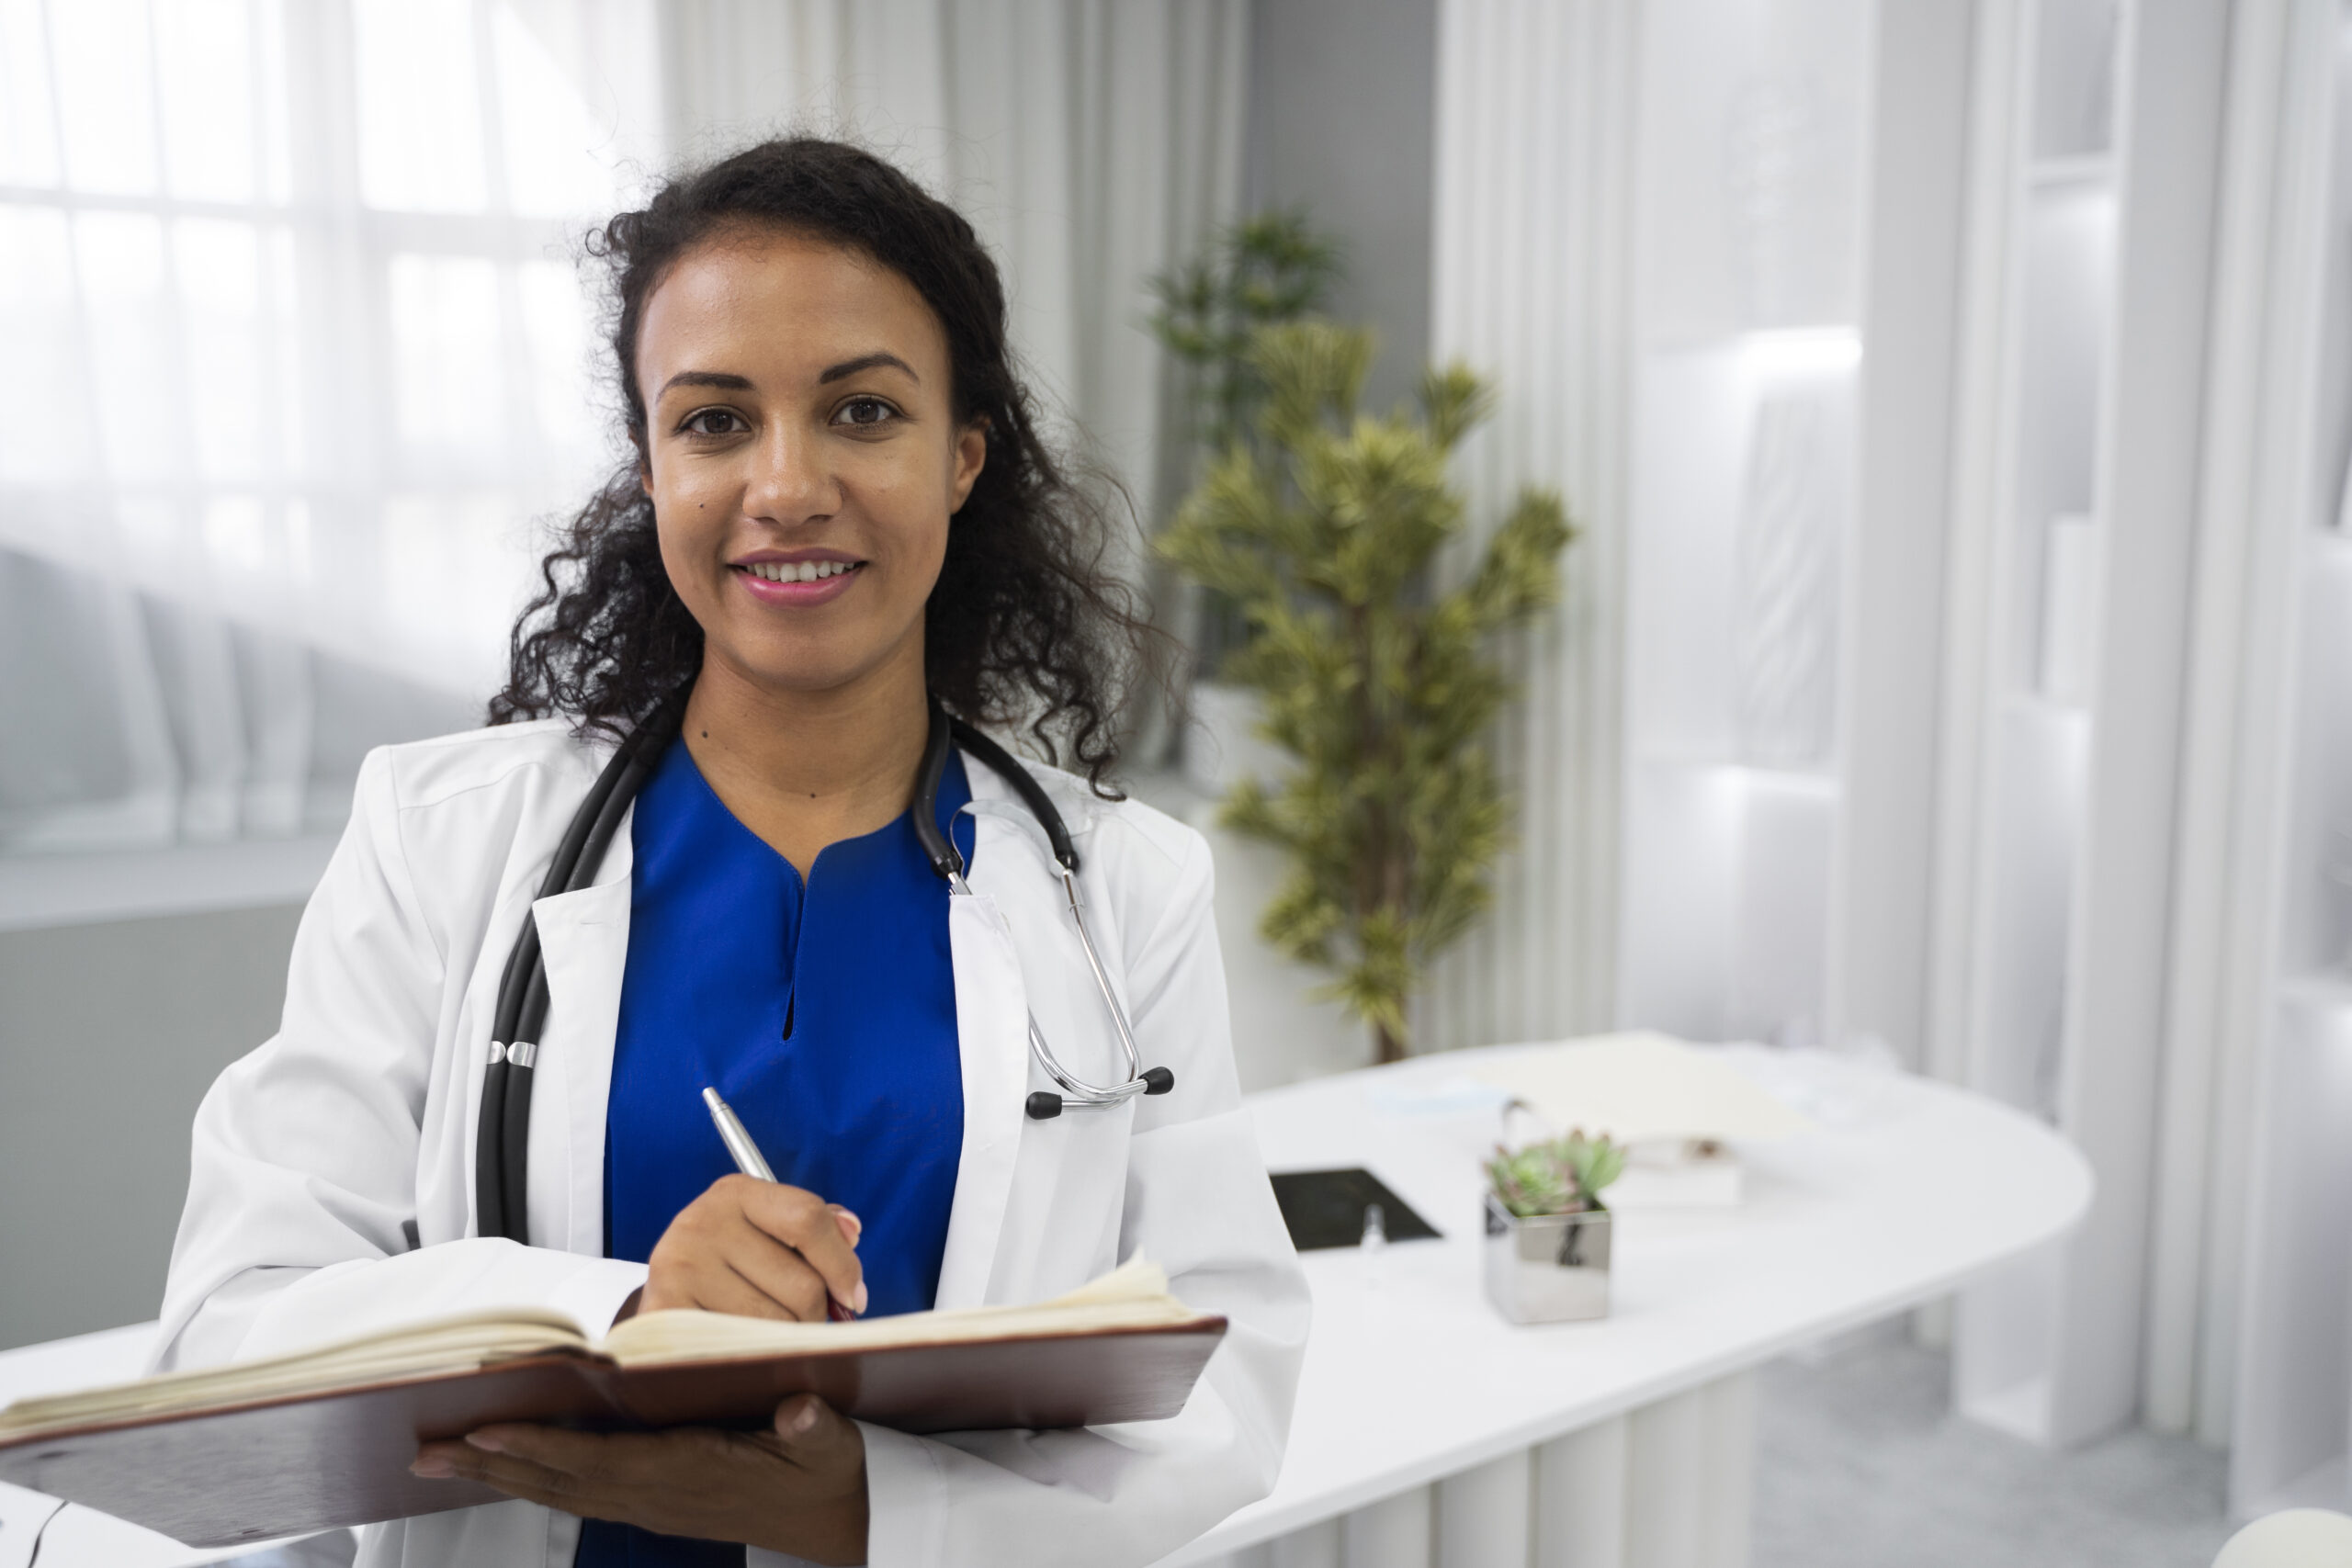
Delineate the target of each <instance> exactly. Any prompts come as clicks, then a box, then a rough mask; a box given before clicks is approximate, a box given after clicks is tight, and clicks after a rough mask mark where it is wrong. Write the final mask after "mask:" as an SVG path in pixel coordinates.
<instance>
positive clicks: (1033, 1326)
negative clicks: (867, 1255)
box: [0, 1260, 1225, 1546]
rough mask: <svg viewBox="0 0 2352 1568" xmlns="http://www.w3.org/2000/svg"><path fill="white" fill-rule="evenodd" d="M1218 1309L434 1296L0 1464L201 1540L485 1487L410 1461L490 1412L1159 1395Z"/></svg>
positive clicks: (18, 1452) (318, 1522)
mask: <svg viewBox="0 0 2352 1568" xmlns="http://www.w3.org/2000/svg"><path fill="white" fill-rule="evenodd" d="M1224 1333H1225V1319H1223V1318H1221V1317H1216V1316H1213V1315H1210V1314H1203V1313H1196V1312H1194V1311H1193V1310H1192V1309H1191V1308H1189V1307H1187V1306H1185V1305H1184V1304H1183V1303H1182V1302H1179V1301H1177V1300H1176V1299H1175V1298H1173V1297H1172V1296H1170V1295H1169V1294H1168V1280H1167V1276H1166V1275H1165V1274H1163V1273H1162V1272H1161V1271H1160V1269H1159V1268H1158V1267H1157V1266H1156V1265H1153V1264H1149V1263H1145V1262H1142V1261H1140V1260H1138V1261H1136V1262H1132V1263H1129V1264H1127V1265H1126V1266H1125V1267H1124V1268H1121V1269H1117V1270H1116V1271H1114V1272H1113V1273H1110V1274H1106V1275H1104V1276H1103V1278H1102V1279H1100V1280H1095V1281H1094V1282H1093V1283H1091V1284H1089V1285H1087V1286H1084V1287H1082V1288H1081V1289H1080V1290H1077V1291H1073V1292H1070V1293H1069V1294H1068V1295H1066V1296H1059V1297H1057V1298H1055V1299H1054V1300H1052V1301H1048V1302H1041V1303H1036V1304H1035V1305H1031V1306H1007V1307H977V1308H971V1309H967V1310H963V1311H956V1312H927V1313H910V1314H906V1315H904V1316H899V1317H883V1318H874V1319H871V1320H868V1321H865V1322H860V1323H777V1322H771V1321H768V1320H765V1319H762V1318H749V1317H732V1316H729V1315H727V1314H722V1313H708V1312H657V1313H648V1314H645V1315H643V1316H641V1317H636V1318H631V1319H630V1320H629V1321H628V1322H626V1323H623V1324H619V1325H616V1326H615V1327H614V1329H613V1330H612V1332H610V1333H609V1334H606V1335H605V1337H603V1338H602V1339H595V1338H593V1337H591V1336H589V1335H587V1334H586V1333H584V1332H582V1329H581V1328H580V1325H578V1324H576V1323H573V1322H571V1320H570V1319H568V1318H566V1317H564V1316H563V1315H562V1314H558V1313H551V1312H546V1311H542V1310H536V1309H523V1310H515V1311H507V1312H485V1313H475V1314H466V1315H463V1316H456V1317H444V1318H438V1319H435V1320H432V1321H430V1322H424V1323H419V1324H415V1325H410V1326H408V1327H405V1328H401V1329H395V1330H391V1331H388V1332H385V1333H381V1334H375V1335H369V1336H367V1337H361V1338H356V1339H349V1340H345V1341H342V1342H339V1343H336V1344H332V1345H325V1346H321V1347H320V1348H316V1349H313V1350H306V1351H302V1352H300V1353H297V1354H294V1355H288V1356H278V1357H273V1358H270V1359H266V1360H254V1361H243V1362H235V1363H232V1364H230V1365H228V1366H222V1367H214V1368H208V1369H204V1370H201V1371H187V1372H172V1373H166V1374H164V1376H161V1377H153V1378H144V1379H141V1381H139V1382H130V1383H121V1384H118V1385H116V1386H113V1387H110V1388H101V1389H92V1390H89V1391H87V1392H85V1393H69V1394H59V1395H55V1396H51V1397H48V1398H41V1399H28V1400H21V1401H19V1402H17V1404H12V1405H10V1406H8V1407H7V1408H6V1410H0V1480H6V1481H11V1482H14V1483H17V1485H20V1486H28V1487H30V1488H32V1489H33V1490H35V1491H39V1492H46V1493H48V1494H49V1495H51V1496H56V1497H64V1498H68V1499H70V1500H72V1501H74V1502H77V1503H84V1504H86V1505H88V1506H91V1507H95V1508H98V1509H101V1510H103V1511H105V1512H107V1513H110V1514H114V1515H116V1516H118V1517H122V1518H126V1519H130V1521H132V1522H133V1523H136V1524H141V1525H145V1526H147V1527H148V1528H149V1529H158V1530H162V1531H163V1532H164V1533H165V1534H167V1535H171V1536H175V1537H176V1538H177V1539H179V1540H183V1541H186V1542H187V1543H188V1544H189V1545H192V1546H227V1545H233V1544H235V1543H237V1542H239V1541H245V1540H263V1539H266V1538H268V1537H272V1536H280V1535H289V1534H293V1533H296V1532H298V1531H301V1530H312V1529H327V1528H330V1527H333V1526H337V1525H353V1524H365V1523H369V1522H372V1521H374V1520H377V1519H387V1518H400V1517H406V1516H410V1515H414V1514H421V1513H430V1512H435V1511H438V1510H440V1509H444V1508H457V1507H467V1506H472V1505H474V1504H477V1503H484V1502H491V1501H495V1500H496V1499H497V1497H498V1496H499V1494H496V1493H493V1492H491V1491H489V1490H488V1489H486V1488H483V1487H481V1486H477V1485H475V1484H473V1483H467V1482H453V1481H423V1480H419V1479H418V1478H416V1477H414V1476H412V1475H410V1474H409V1472H408V1464H409V1461H411V1460H412V1459H413V1458H415V1456H416V1448H417V1445H418V1444H419V1443H420V1442H424V1441H428V1440H432V1439H435V1438H452V1437H459V1436H462V1435H463V1434H465V1433H467V1432H469V1431H472V1430H474V1429H475V1428H476V1427H482V1426H486V1425H488V1424H490V1423H492V1422H495V1421H553V1422H561V1423H564V1424H566V1425H571V1426H584V1427H639V1428H641V1427H673V1426H729V1425H732V1426H744V1425H757V1424H761V1423H764V1422H765V1421H766V1419H767V1418H768V1417H769V1416H770V1415H771V1414H772V1413H773V1412H774V1410H775V1406H776V1404H778V1403H780V1402H781V1401H782V1400H784V1399H786V1398H787V1397H789V1396H790V1395H792V1394H795V1393H807V1392H814V1393H819V1394H820V1395H822V1396H823V1397H824V1398H825V1399H826V1400H827V1401H829V1402H830V1403H831V1404H833V1405H834V1406H835V1407H836V1408H838V1409H840V1410H842V1411H843V1412H844V1413H846V1414H848V1415H850V1416H856V1417H858V1418H859V1419H862V1420H868V1421H873V1422H876V1423H878V1424H880V1425H884V1426H888V1427H898V1428H899V1429H901V1430H904V1431H910V1432H942V1431H969V1430H977V1429H982V1428H988V1427H1083V1426H1099V1425H1102V1424H1103V1423H1106V1422H1113V1421H1145V1420H1154V1419H1159V1418H1161V1417H1165V1416H1173V1415H1175V1414H1176V1413H1177V1412H1178V1411H1179V1410H1182V1408H1183V1406H1184V1402H1185V1399H1186V1398H1187V1397H1188V1396H1189V1395H1190V1393H1191V1392H1192V1387H1193V1382H1195V1381H1196V1380H1197V1379H1198V1377H1199V1376H1200V1372H1201V1369H1202V1368H1203V1367H1204V1365H1206V1364H1207V1361H1208V1359H1209V1356H1210V1353H1211V1352H1212V1351H1214V1350H1215V1349H1216V1345H1217V1342H1218V1340H1219V1339H1220V1338H1221V1337H1223V1335H1224Z"/></svg>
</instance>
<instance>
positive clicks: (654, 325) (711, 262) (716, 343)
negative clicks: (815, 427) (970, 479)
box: [637, 228, 947, 391]
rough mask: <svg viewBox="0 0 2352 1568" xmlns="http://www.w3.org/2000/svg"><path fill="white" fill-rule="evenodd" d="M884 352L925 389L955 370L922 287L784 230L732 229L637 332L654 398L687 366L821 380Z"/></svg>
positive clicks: (694, 253) (668, 289)
mask: <svg viewBox="0 0 2352 1568" xmlns="http://www.w3.org/2000/svg"><path fill="white" fill-rule="evenodd" d="M877 350H888V352H891V353H894V354H897V355H899V357H900V358H903V359H905V360H907V361H908V362H909V363H910V364H911V365H913V366H914V367H915V368H916V370H917V371H918V372H919V373H920V374H922V378H923V380H924V381H925V382H926V383H927V384H928V383H930V382H932V381H933V379H934V375H933V372H934V371H939V372H944V369H945V367H946V364H947V338H946V333H945V332H944V330H943V329H942V328H941V326H940V324H939V319H938V317H937V316H936V315H934V314H933V311H932V309H931V307H930V305H929V304H928V303H926V302H925V300H924V299H923V297H922V294H921V293H920V292H918V291H917V290H916V288H915V286H914V285H913V284H911V283H910V282H908V281H907V280H906V278H905V277H903V276H900V275H899V273H897V272H895V271H893V270H892V269H890V268H889V267H887V266H885V265H882V264H881V263H880V262H877V261H876V260H874V259H873V258H872V257H871V256H868V255H866V254H865V253H863V252H861V251H856V250H853V249H850V248H849V247H847V246H844V245H840V244H836V243H832V242H831V241H828V240H824V239H820V238H817V237H815V236H811V235H807V234H800V233H794V232H789V231H778V230H774V229H753V228H741V229H732V230H726V231H720V232H719V233H718V234H714V235H712V236H711V237H710V238H708V239H707V240H704V241H702V242H701V243H698V244H696V245H695V246H693V247H692V248H691V249H689V250H688V251H687V252H686V253H685V254H684V255H682V256H680V257H679V258H678V259H677V261H676V262H674V263H673V264H672V265H671V267H670V269H669V271H668V272H666V273H665V274H663V275H662V278H661V279H660V280H659V281H658V282H657V283H655V285H654V287H653V291H652V292H651V294H650V295H649V296H647V298H646V301H645V311H644V314H643V316H642V317H640V318H639V324H638V333H637V361H638V372H639V385H641V386H644V387H646V388H647V389H648V390H649V391H650V389H653V388H655V387H658V386H660V385H661V382H662V379H663V378H666V377H668V376H670V375H673V374H674V373H676V372H677V371H679V370H683V369H703V370H728V371H732V372H735V373H737V374H742V375H750V376H752V377H753V378H754V379H756V378H757V377H758V372H759V369H760V368H761V367H766V368H767V369H768V370H770V372H771V373H783V374H789V373H791V371H792V370H794V369H795V368H797V369H802V370H808V371H810V372H811V373H813V372H814V371H815V370H817V369H821V368H822V367H825V366H828V365H831V364H835V363H838V362H839V361H840V360H842V359H845V358H852V357H856V356H859V355H867V354H872V353H875V352H876V351H877ZM713 355H718V356H720V357H723V358H725V359H726V360H727V361H728V363H726V364H718V363H715V362H711V361H712V356H713ZM941 379H943V380H944V377H943V378H941Z"/></svg>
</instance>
